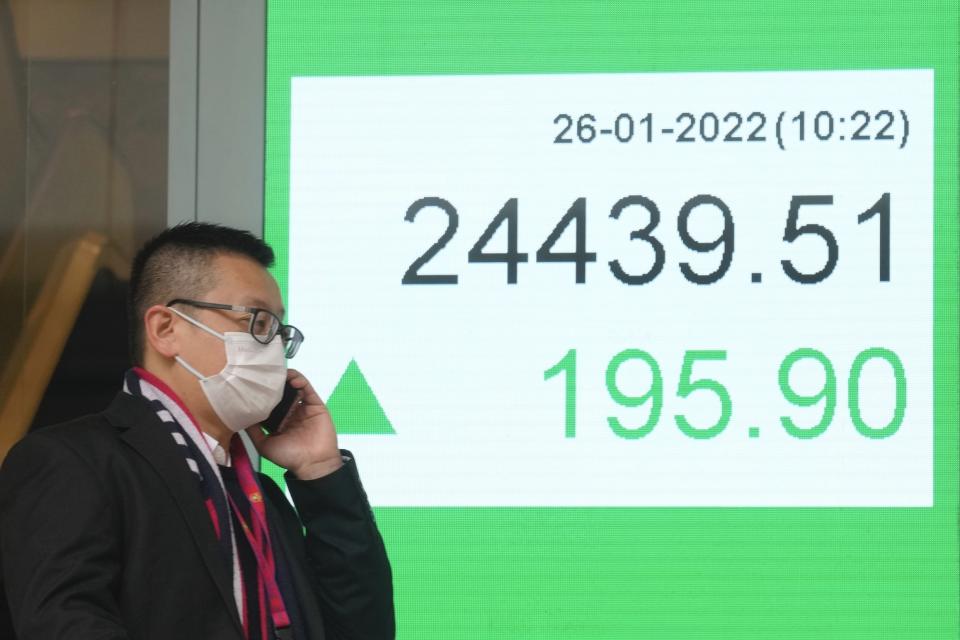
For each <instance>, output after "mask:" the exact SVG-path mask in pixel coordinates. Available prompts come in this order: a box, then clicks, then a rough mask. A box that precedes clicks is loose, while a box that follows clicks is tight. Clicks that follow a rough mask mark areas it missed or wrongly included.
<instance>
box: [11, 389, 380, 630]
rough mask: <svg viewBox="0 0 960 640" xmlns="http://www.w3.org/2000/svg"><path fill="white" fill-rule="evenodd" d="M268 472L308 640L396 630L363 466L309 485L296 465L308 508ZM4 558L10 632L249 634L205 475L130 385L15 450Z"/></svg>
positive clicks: (267, 486)
mask: <svg viewBox="0 0 960 640" xmlns="http://www.w3.org/2000/svg"><path fill="white" fill-rule="evenodd" d="M260 481H261V483H262V485H263V490H264V494H265V495H264V498H265V500H264V502H265V504H266V507H267V515H268V519H269V521H270V526H271V532H272V533H273V538H272V540H273V544H274V545H275V546H276V545H282V550H283V552H284V555H285V556H286V557H287V558H288V559H289V560H290V565H291V570H292V572H293V576H292V580H293V582H294V584H295V586H296V590H297V598H298V602H299V605H300V610H301V612H302V617H303V618H304V621H305V623H306V626H307V627H308V630H309V637H310V638H317V639H321V638H326V640H335V639H340V638H358V639H359V638H363V639H368V638H369V639H380V638H393V637H394V615H393V595H392V586H391V575H390V565H389V562H388V560H387V556H386V553H385V551H384V546H383V541H382V540H381V538H380V534H379V532H378V531H377V527H376V525H375V523H374V520H373V516H372V514H371V512H370V507H369V505H368V503H367V500H366V495H365V494H364V492H363V488H362V487H361V485H360V480H359V476H358V475H357V470H356V466H355V463H354V462H353V461H352V460H351V461H348V462H347V463H346V464H344V466H343V467H342V468H341V469H339V470H338V471H336V472H334V473H332V474H331V475H329V476H326V477H323V478H319V479H317V480H311V481H307V482H303V481H300V480H297V479H296V478H294V477H293V476H292V475H291V474H287V483H288V487H289V489H290V493H291V495H292V497H293V500H294V502H295V504H296V507H297V511H294V509H293V508H292V507H291V506H290V504H289V502H288V501H287V500H286V498H285V496H284V495H283V493H282V492H281V491H280V489H279V488H278V487H277V485H276V484H275V483H274V482H273V481H272V480H270V479H269V478H268V477H266V476H263V475H261V476H260ZM297 512H299V516H298V513H297ZM0 563H2V575H3V581H4V585H3V586H4V588H5V590H6V597H7V602H8V604H9V613H10V619H11V621H12V627H13V629H4V628H2V626H0V638H7V637H11V638H12V637H16V638H19V640H57V639H60V638H78V639H83V640H95V639H96V640H100V639H102V640H108V639H109V640H114V639H120V638H129V639H131V640H132V639H137V640H141V639H142V640H147V639H150V640H153V639H156V640H160V639H162V640H174V639H175V640H193V639H196V640H239V639H240V638H242V636H243V632H242V628H241V623H240V618H239V615H238V613H237V607H236V604H235V602H234V598H233V590H232V582H231V577H230V574H229V571H228V569H227V567H226V566H225V563H224V562H223V558H222V555H221V554H220V551H219V549H218V545H217V540H216V537H215V534H214V530H213V525H212V524H211V521H210V517H209V515H208V513H207V511H206V508H205V507H204V504H203V501H202V499H201V497H200V491H199V488H198V486H197V480H196V476H195V475H194V474H193V473H192V472H191V471H190V470H189V469H188V467H187V465H186V463H185V461H184V458H183V456H182V454H181V452H180V451H179V448H178V447H177V445H176V444H175V443H174V442H173V440H172V438H171V437H170V433H169V432H168V431H167V430H166V429H165V428H164V426H163V425H162V424H161V423H160V421H159V418H158V417H157V416H156V414H155V413H154V412H153V411H151V409H150V407H149V406H148V405H147V403H146V401H144V400H142V399H139V398H135V397H133V396H130V395H127V394H125V393H120V394H118V395H117V397H116V398H115V399H114V401H113V403H112V404H111V406H110V407H109V408H108V409H107V410H106V411H105V412H103V413H100V414H94V415H91V416H86V417H83V418H80V419H78V420H74V421H72V422H68V423H65V424H62V425H57V426H53V427H47V428H44V429H40V430H38V431H35V432H33V433H31V434H30V435H28V436H27V437H26V438H24V439H23V440H22V441H21V442H20V443H18V444H17V446H15V447H14V448H13V449H11V451H10V453H9V455H8V456H7V459H6V461H5V462H4V464H3V467H2V469H0ZM7 624H11V623H7ZM0 625H2V623H0ZM14 630H15V635H14Z"/></svg>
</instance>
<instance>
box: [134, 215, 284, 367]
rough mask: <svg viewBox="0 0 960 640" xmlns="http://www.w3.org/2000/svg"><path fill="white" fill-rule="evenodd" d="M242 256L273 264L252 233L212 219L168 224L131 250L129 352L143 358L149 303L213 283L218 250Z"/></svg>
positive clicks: (198, 292)
mask: <svg viewBox="0 0 960 640" xmlns="http://www.w3.org/2000/svg"><path fill="white" fill-rule="evenodd" d="M223 254H234V255H240V256H246V257H248V258H250V259H252V260H254V261H256V262H257V263H259V264H260V265H262V266H263V267H264V268H269V267H271V266H273V261H274V255H273V249H271V248H270V247H269V246H267V244H266V243H264V242H263V241H262V240H260V239H259V238H257V237H256V236H254V235H253V234H251V233H249V232H247V231H242V230H240V229H232V228H230V227H224V226H221V225H218V224H207V223H205V222H187V223H184V224H178V225H177V226H175V227H171V228H169V229H167V230H165V231H163V232H161V233H160V234H158V235H157V236H155V237H154V238H152V239H151V240H148V241H147V243H146V244H144V245H143V247H142V248H141V249H140V251H138V252H137V255H136V257H134V259H133V268H132V270H131V272H130V296H129V322H130V327H129V331H130V357H131V359H132V360H133V362H134V363H135V364H138V365H142V364H143V352H144V347H145V344H144V334H143V316H144V314H146V312H147V309H149V308H150V307H152V306H153V305H155V304H166V303H167V302H169V301H170V300H173V299H174V298H194V299H199V298H202V297H203V296H204V294H206V293H207V292H208V291H210V290H211V289H213V288H214V287H215V286H216V273H214V269H213V268H212V266H213V260H214V258H216V257H217V256H218V255H223Z"/></svg>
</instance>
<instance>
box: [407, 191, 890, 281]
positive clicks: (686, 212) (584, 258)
mask: <svg viewBox="0 0 960 640" xmlns="http://www.w3.org/2000/svg"><path fill="white" fill-rule="evenodd" d="M832 204H833V196H832V195H795V196H792V197H791V198H790V203H789V206H788V207H787V216H786V223H785V225H784V229H783V241H784V242H786V243H788V244H790V243H793V242H794V241H796V240H797V239H799V238H803V237H812V238H814V239H817V241H818V242H820V243H821V244H822V246H823V262H822V265H821V266H820V267H819V268H817V269H816V270H812V271H811V270H807V271H802V270H800V269H799V268H797V266H796V265H795V264H794V263H793V261H791V260H790V258H789V257H785V258H784V259H782V260H781V261H780V264H781V267H782V268H783V272H784V274H786V276H787V277H788V278H790V279H791V280H793V281H794V282H797V283H800V284H817V283H818V282H822V281H824V280H826V279H827V278H828V277H830V274H832V273H833V272H834V270H835V269H836V267H837V262H838V260H839V257H840V246H839V243H838V242H837V237H836V234H834V232H833V231H831V230H830V229H829V228H828V227H827V226H825V225H823V224H819V223H815V222H806V223H804V224H800V215H801V209H803V213H804V214H805V215H807V216H809V215H810V214H809V212H811V211H812V208H813V207H814V206H819V207H824V206H829V205H832ZM700 207H708V208H711V209H713V210H715V211H717V212H718V214H719V215H720V216H721V218H722V222H723V224H722V231H721V232H720V233H719V235H717V236H716V237H715V238H711V239H709V240H704V239H697V238H695V237H694V236H693V234H692V233H691V231H690V216H691V214H692V213H693V212H694V211H695V210H696V209H698V208H700ZM426 209H438V210H440V211H442V212H443V213H445V214H446V216H447V227H446V229H445V230H444V232H443V234H442V235H441V236H440V237H439V238H438V239H437V240H436V242H434V243H433V244H432V245H431V246H430V247H429V248H427V250H426V251H424V252H423V253H422V254H421V255H420V256H419V257H418V258H416V259H415V260H414V261H413V262H412V263H410V266H409V267H408V268H407V270H406V272H405V273H404V275H403V279H402V280H401V282H402V284H405V285H424V284H429V285H437V284H440V285H444V284H445V285H450V284H457V283H458V281H459V277H458V275H457V274H455V273H450V274H431V273H421V269H423V268H424V267H425V266H426V264H427V263H428V262H429V261H430V260H432V259H433V258H434V257H436V255H437V254H438V253H440V251H442V250H443V249H444V247H446V246H447V244H448V243H449V242H450V240H452V239H453V237H454V236H455V235H456V233H457V228H458V226H459V224H460V215H459V213H458V212H457V209H456V207H454V206H453V205H452V204H451V203H450V202H449V201H447V200H445V199H443V198H439V197H426V198H420V199H419V200H417V201H416V202H414V203H413V204H411V205H410V207H409V208H407V212H406V215H405V216H404V220H406V221H407V222H414V221H415V220H416V218H417V215H418V214H420V213H421V212H422V211H424V210H426ZM633 211H637V212H638V215H639V216H640V217H641V218H642V219H644V220H645V223H644V224H643V226H640V227H638V228H636V229H634V230H633V231H631V232H630V239H631V240H633V241H638V242H642V243H645V244H646V245H648V246H649V247H650V249H652V252H653V263H652V264H651V265H650V267H649V268H648V269H646V270H645V271H641V272H637V271H634V272H628V271H627V270H626V269H625V268H624V267H623V265H622V264H621V262H620V260H619V259H613V260H610V261H608V263H607V265H608V267H609V268H610V272H611V273H612V274H613V276H614V277H615V278H616V279H617V280H619V281H620V282H622V283H624V284H627V285H644V284H648V283H650V282H653V281H654V280H655V279H656V278H657V276H659V275H660V274H661V273H662V272H663V269H664V266H665V265H666V259H667V256H666V249H665V248H664V245H663V243H662V242H661V241H660V240H659V239H658V238H657V237H656V232H657V227H658V225H659V224H660V218H661V214H660V209H659V208H658V207H657V205H656V203H655V202H654V201H653V200H651V199H650V198H647V197H646V196H642V195H631V196H626V197H623V198H621V199H620V200H618V201H617V202H616V203H615V204H614V205H613V207H612V208H611V209H610V215H609V218H611V219H613V220H618V219H619V218H620V217H621V216H623V215H626V214H627V213H628V212H631V213H632V212H633ZM872 218H877V219H878V220H879V242H878V250H877V262H878V277H879V281H880V282H889V281H890V194H889V193H884V194H883V195H881V196H880V197H879V198H878V199H877V201H876V202H874V203H873V204H872V205H870V206H869V207H868V208H867V209H866V210H865V211H863V212H861V213H859V214H858V215H857V223H858V224H863V223H864V222H867V221H868V220H871V219H872ZM518 220H519V204H518V202H517V198H510V199H508V200H507V201H506V203H505V204H504V205H503V207H502V208H501V209H500V212H499V213H497V214H496V215H495V216H494V217H493V219H492V220H491V221H490V223H489V224H488V225H487V227H486V229H485V230H484V231H483V233H482V234H481V235H480V237H479V238H478V239H477V241H476V242H475V243H474V245H473V247H472V248H471V249H470V250H469V252H467V262H470V263H484V262H486V263H500V264H503V265H504V266H505V267H506V280H507V284H508V285H513V284H517V280H518V271H519V265H520V264H522V263H526V262H529V261H530V257H529V255H528V254H527V253H524V252H521V251H520V249H519V240H518V225H519V222H518ZM503 226H506V236H507V238H506V240H507V242H506V245H507V249H506V251H490V250H488V249H487V244H488V243H489V242H490V241H491V240H492V239H493V237H494V235H497V233H498V232H499V230H500V228H501V227H503ZM570 227H573V234H574V238H575V245H574V246H575V249H574V251H557V250H555V248H554V247H555V245H556V243H557V241H559V240H560V238H561V237H562V236H563V235H565V234H566V233H567V231H568V229H569V228H570ZM677 233H678V235H679V236H680V240H681V241H682V242H683V244H684V246H686V247H687V248H688V249H689V250H691V251H694V252H696V253H712V252H715V251H716V252H718V253H717V255H718V256H719V259H718V261H717V266H716V268H715V269H713V270H712V271H706V272H701V271H697V270H695V269H694V268H693V266H692V265H691V264H690V263H689V262H686V261H682V262H680V263H679V267H680V272H681V273H682V274H683V277H684V278H686V279H687V280H688V281H689V282H691V283H693V284H698V285H710V284H713V283H715V282H718V281H719V280H720V279H721V278H723V277H724V275H726V273H727V272H728V271H729V270H730V266H731V264H732V263H733V253H734V246H735V243H736V233H735V224H734V216H733V213H732V211H731V210H730V207H729V206H727V204H726V203H725V202H724V201H723V200H721V199H720V198H718V197H717V196H714V195H710V194H700V195H697V196H694V197H692V198H690V199H689V200H687V201H686V202H685V203H684V204H683V206H682V207H680V211H679V215H678V216H677ZM536 261H537V262H560V263H564V262H565V263H571V264H573V265H574V279H575V282H576V283H577V284H584V283H585V282H586V281H587V265H588V264H590V263H592V262H596V261H597V254H596V252H593V251H589V250H588V248H587V199H586V198H577V199H576V200H575V201H574V203H573V204H572V205H571V206H570V208H569V209H568V210H567V212H566V213H565V214H564V215H563V216H562V217H561V218H560V220H559V221H558V222H557V224H556V226H554V228H553V230H552V231H551V232H550V234H549V235H548V236H547V238H546V239H545V240H544V242H543V244H542V245H540V248H539V249H537V252H536ZM755 275H756V274H755ZM755 281H756V280H755Z"/></svg>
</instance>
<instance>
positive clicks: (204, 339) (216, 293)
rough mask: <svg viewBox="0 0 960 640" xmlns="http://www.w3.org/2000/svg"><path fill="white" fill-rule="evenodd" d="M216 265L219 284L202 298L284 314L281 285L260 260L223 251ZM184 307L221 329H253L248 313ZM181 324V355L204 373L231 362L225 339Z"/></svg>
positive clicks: (212, 326) (214, 371) (188, 311)
mask: <svg viewBox="0 0 960 640" xmlns="http://www.w3.org/2000/svg"><path fill="white" fill-rule="evenodd" d="M213 268H214V269H215V273H216V285H215V286H214V288H213V289H211V290H210V291H208V292H207V293H206V294H204V295H203V296H202V297H201V300H200V301H202V302H213V303H220V304H235V305H242V306H245V307H260V308H261V309H268V310H269V311H272V312H273V313H275V314H276V315H277V317H279V318H283V301H282V299H281V297H280V288H279V287H278V286H277V283H276V281H275V280H274V279H273V277H272V276H271V275H270V274H269V273H268V272H267V270H266V269H264V268H263V267H262V266H260V265H259V264H258V263H257V262H255V261H254V260H251V259H250V258H247V257H244V256H239V255H234V254H221V255H219V256H217V257H216V258H215V259H214V262H213ZM180 308H181V310H182V311H183V312H184V313H186V314H189V315H191V316H193V317H194V318H196V319H197V320H199V321H200V322H202V323H203V324H205V325H207V326H208V327H210V328H211V329H213V330H214V331H217V332H219V333H226V332H229V331H241V332H247V331H248V330H249V326H250V315H249V314H247V313H243V312H238V311H227V310H220V309H202V308H198V307H190V306H186V305H183V306H181V307H180ZM181 320H182V319H181ZM178 324H179V326H178V327H177V332H178V340H179V344H180V353H179V355H180V357H181V358H183V359H184V360H186V361H187V362H188V363H190V365H191V366H193V367H194V368H195V369H197V371H199V372H200V373H201V374H203V375H204V376H211V375H215V374H217V373H219V372H220V371H221V370H222V369H223V367H224V365H226V362H227V360H226V351H225V349H224V344H223V341H222V340H221V339H220V338H218V337H216V336H214V335H211V334H210V333H208V332H206V331H203V330H202V329H200V328H199V327H196V326H194V325H192V324H190V323H189V322H187V321H186V320H182V321H181V322H180V323H178Z"/></svg>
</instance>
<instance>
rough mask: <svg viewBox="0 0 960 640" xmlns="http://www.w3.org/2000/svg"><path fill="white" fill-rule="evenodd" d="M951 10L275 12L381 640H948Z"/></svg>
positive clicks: (333, 384) (592, 7)
mask: <svg viewBox="0 0 960 640" xmlns="http://www.w3.org/2000/svg"><path fill="white" fill-rule="evenodd" d="M958 33H960V28H958V10H957V3H955V2H950V3H948V2H936V3H935V2H921V3H902V2H898V3H894V2H881V3H877V2H870V3H867V2H853V3H843V4H830V3H819V2H818V3H787V2H779V1H778V2H769V3H763V4H758V3H754V2H716V3H696V2H679V3H678V2H669V3H667V2H647V3H627V2H610V3H606V2H598V3H582V2H572V1H562V2H549V3H547V2H517V3H510V4H505V3H496V2H487V1H479V0H478V1H476V2H463V3H442V2H425V3H416V4H406V3H399V4H397V3H384V2H366V3H355V2H329V3H302V2H280V1H273V0H271V1H270V2H269V3H268V33H267V52H268V53H267V68H268V77H267V89H268V91H267V147H266V180H267V184H266V216H265V230H266V238H267V240H268V241H269V242H270V243H271V244H272V245H273V246H274V248H275V249H276V250H277V251H278V254H279V257H280V261H279V262H280V264H279V265H278V268H277V269H276V272H275V273H276V275H277V277H278V279H279V280H280V282H281V287H282V288H283V290H284V293H285V296H286V300H287V308H288V320H289V321H290V322H292V323H294V324H296V325H297V326H298V327H300V328H301V329H302V330H303V331H304V333H305V335H306V336H307V340H306V342H305V343H304V346H303V348H302V349H301V352H300V354H298V356H297V359H296V361H294V362H293V363H291V365H292V366H296V367H297V368H299V369H301V370H303V371H304V372H305V373H307V375H308V376H309V377H310V378H311V379H312V381H313V382H314V385H315V386H316V387H317V389H318V390H319V391H320V392H321V394H323V395H326V396H327V398H328V404H329V405H330V407H331V411H332V413H333V415H334V419H335V421H336V423H337V426H338V431H339V433H340V440H341V445H342V446H343V447H345V448H348V449H351V450H353V451H354V452H355V453H356V455H357V457H358V459H359V462H360V466H361V473H362V476H363V479H364V484H365V487H366V489H367V492H368V494H369V497H370V500H371V503H372V504H373V505H374V507H375V512H376V515H377V518H378V522H379V525H380V527H381V530H382V532H383V534H384V537H385V540H386V543H387V548H388V551H389V553H390V556H391V560H392V563H393V566H394V573H395V589H396V602H397V613H398V623H399V635H400V637H402V638H418V639H419V638H444V639H449V638H558V637H562V638H631V639H632V638H640V637H648V638H658V639H661V638H664V639H666V638H738V639H746V638H757V639H760V638H772V637H777V638H814V637H816V638H865V637H871V638H872V637H891V638H956V637H957V636H958V633H960V627H958V624H960V621H958V608H957V604H956V603H957V601H958V586H960V584H958V525H957V516H958V509H957V507H958V473H957V472H958V455H957V451H958V429H957V419H958V410H957V398H958V367H957V358H958V350H957V341H958V314H957V311H958V297H957V287H958V279H957V265H958V226H957V195H958V194H957V183H958V164H957V153H958V128H957V118H958V110H957V107H958V84H957V77H958V76H957V66H958V65H957V60H958V51H957V40H958Z"/></svg>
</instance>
